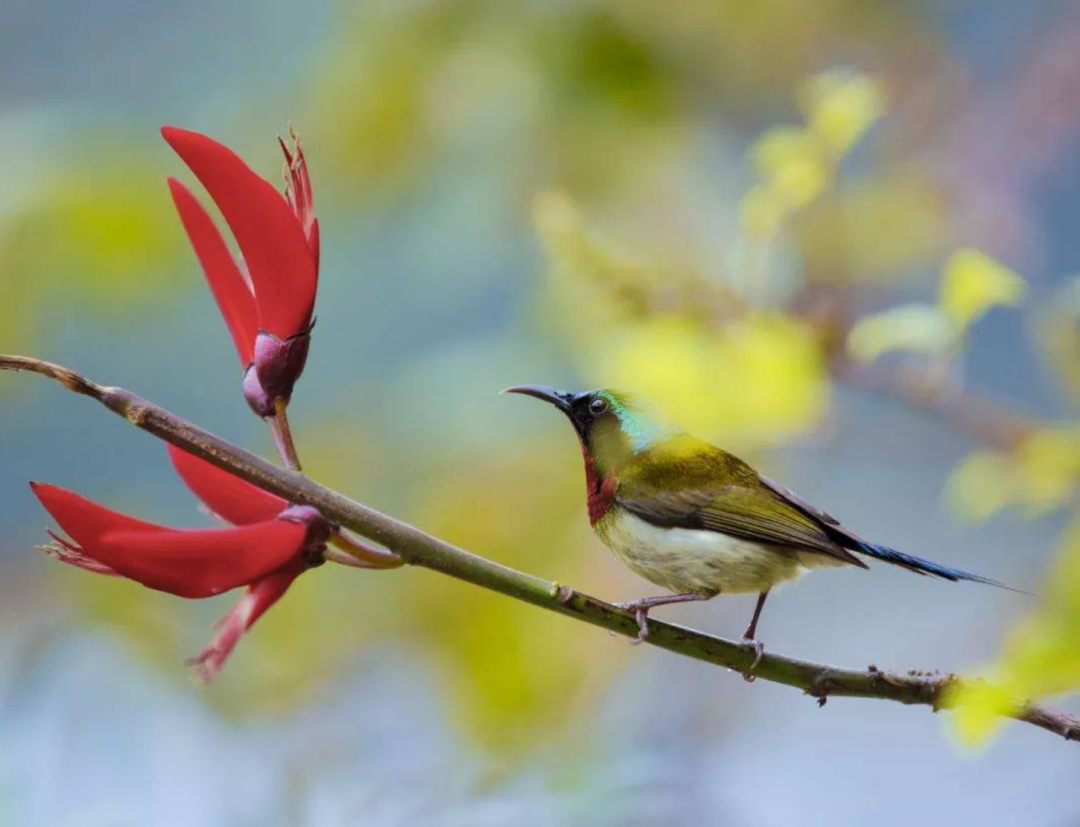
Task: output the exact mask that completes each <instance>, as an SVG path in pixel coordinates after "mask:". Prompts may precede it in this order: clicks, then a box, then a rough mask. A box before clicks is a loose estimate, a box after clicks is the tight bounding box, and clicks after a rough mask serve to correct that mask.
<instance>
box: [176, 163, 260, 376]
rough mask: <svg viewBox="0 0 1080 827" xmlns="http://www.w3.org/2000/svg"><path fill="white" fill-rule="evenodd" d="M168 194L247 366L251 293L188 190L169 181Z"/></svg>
mask: <svg viewBox="0 0 1080 827" xmlns="http://www.w3.org/2000/svg"><path fill="white" fill-rule="evenodd" d="M169 191H170V192H172V198H173V203H175V204H176V211H177V212H178V213H180V221H181V222H182V223H183V225H184V230H185V231H186V232H187V236H188V239H189V240H190V241H191V246H192V247H194V248H195V255H196V256H197V257H198V259H199V264H200V265H202V270H203V274H204V275H205V276H206V283H207V284H209V285H210V292H211V293H213V294H214V300H215V301H216V302H217V306H218V309H219V310H220V311H221V315H222V316H224V317H225V324H226V325H227V326H228V328H229V333H230V334H232V339H233V343H234V344H235V345H236V352H237V353H239V354H240V363H241V364H242V365H243V366H244V367H247V366H248V365H250V364H251V362H252V360H253V359H254V358H255V336H256V335H258V332H259V319H258V311H257V310H256V308H255V295H254V294H253V293H252V292H251V286H250V285H249V284H248V282H247V279H246V278H244V274H243V273H242V272H241V271H240V268H239V267H237V266H236V262H235V261H234V260H233V257H232V253H230V252H229V248H228V247H227V246H226V244H225V240H224V239H223V238H222V237H221V233H219V232H218V229H217V227H215V226H214V221H213V219H212V218H210V216H209V215H208V214H207V212H206V210H205V209H203V206H202V204H200V203H199V202H198V199H196V198H195V196H194V195H192V194H191V191H190V190H189V189H188V188H187V187H185V186H184V185H183V184H181V183H180V182H179V181H177V180H176V179H175V178H170V179H169Z"/></svg>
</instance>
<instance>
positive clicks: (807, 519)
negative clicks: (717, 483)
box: [615, 485, 867, 568]
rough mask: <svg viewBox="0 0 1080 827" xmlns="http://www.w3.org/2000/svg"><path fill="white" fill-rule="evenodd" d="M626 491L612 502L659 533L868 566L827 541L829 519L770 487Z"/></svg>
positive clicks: (621, 491)
mask: <svg viewBox="0 0 1080 827" xmlns="http://www.w3.org/2000/svg"><path fill="white" fill-rule="evenodd" d="M626 489H627V487H624V486H621V485H620V490H619V491H618V492H617V493H616V496H615V502H616V503H617V504H618V505H619V506H621V507H622V508H625V509H626V510H627V511H629V512H630V513H632V514H634V515H635V516H637V517H639V518H641V519H642V520H645V521H646V522H648V523H652V524H653V525H656V526H660V527H662V528H690V529H697V530H705V531H716V532H719V533H721V534H727V535H730V536H732V537H739V538H741V539H744V540H750V541H752V542H758V543H765V544H774V545H780V546H789V547H792V546H793V547H796V548H800V549H804V550H806V551H815V552H818V553H821V554H827V555H829V556H831V557H836V558H838V559H840V560H843V561H844V562H846V563H851V564H852V565H855V566H860V567H861V568H866V567H867V566H866V564H865V563H863V562H862V561H861V560H859V558H857V557H855V556H854V555H853V554H851V552H849V551H847V549H845V548H843V547H842V546H840V545H839V544H838V543H837V542H836V541H835V540H833V539H832V538H831V537H830V535H829V531H828V530H827V529H826V527H825V526H824V525H822V522H824V521H825V519H824V518H825V517H828V515H824V517H818V516H815V515H812V514H808V513H806V511H805V510H803V509H802V508H801V507H799V506H798V505H797V504H796V503H794V502H791V501H789V499H788V497H786V496H784V495H782V494H780V493H779V492H777V491H776V490H775V489H773V488H772V487H748V486H742V485H725V486H723V487H720V488H705V489H702V488H688V489H682V490H676V491H662V492H649V493H648V495H647V496H642V497H637V496H635V492H634V491H633V487H632V486H631V487H629V490H626ZM643 493H644V492H643ZM828 519H829V520H831V519H832V518H831V517H828Z"/></svg>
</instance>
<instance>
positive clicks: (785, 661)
mask: <svg viewBox="0 0 1080 827" xmlns="http://www.w3.org/2000/svg"><path fill="white" fill-rule="evenodd" d="M0 370H11V371H30V372H32V373H38V374H41V375H42V376H46V377H48V378H50V379H53V380H55V381H57V382H59V383H60V384H61V385H63V386H64V387H65V388H67V389H68V390H70V391H73V392H75V393H78V394H81V395H83V396H89V397H90V398H91V399H95V400H96V401H98V402H100V403H101V404H102V405H104V406H105V407H107V408H108V409H109V410H111V411H113V412H114V413H116V414H119V415H120V416H122V417H124V418H125V419H127V420H128V421H129V422H130V423H131V424H133V425H135V426H136V427H137V428H141V429H142V430H144V431H147V432H148V433H151V434H153V435H154V436H156V437H158V438H159V439H163V440H165V441H166V442H169V443H171V444H173V445H176V446H177V447H179V448H182V449H184V450H186V451H189V452H190V453H192V454H195V455H196V456H198V457H200V458H202V459H204V460H206V461H208V462H210V463H213V464H214V465H216V466H218V467H219V468H223V469H225V470H226V471H229V472H231V473H233V474H235V475H236V476H238V477H241V478H242V479H245V480H247V481H248V482H251V483H253V484H255V485H257V486H259V487H260V488H263V489H265V490H266V491H270V492H272V493H274V494H277V495H278V496H280V497H284V498H285V499H287V500H289V501H290V502H294V503H300V504H304V505H311V506H314V507H315V508H318V509H319V510H320V511H321V512H322V513H323V514H324V515H325V516H326V517H328V518H329V519H331V520H333V521H335V522H337V523H339V524H341V525H342V526H344V527H346V528H348V529H351V530H353V531H355V532H357V533H359V534H362V535H364V536H365V537H368V538H370V539H372V540H375V541H376V542H378V543H380V544H381V545H383V546H385V547H386V548H388V549H390V550H391V551H393V552H395V553H397V554H398V555H400V556H401V557H402V558H403V559H404V560H405V561H406V562H408V563H411V564H413V565H416V566H423V567H424V568H428V569H432V570H434V571H438V572H441V573H443V574H447V575H449V576H451V577H455V578H457V579H459V580H464V581H465V582H467V583H472V584H474V585H476V586H480V587H481V588H485V589H490V590H491V591H495V592H499V593H500V594H504V595H506V596H508V597H512V598H514V599H516V600H522V601H525V602H526V603H531V604H532V605H534V606H539V607H541V608H543V609H547V610H549V611H553V612H556V613H558V614H561V615H565V616H567V617H571V618H574V619H575V620H580V621H583V622H585V623H590V624H592V625H594V626H599V627H601V628H604V629H608V630H610V631H612V632H616V633H618V634H621V635H625V636H627V637H636V635H637V632H638V626H637V622H636V621H635V619H634V616H633V614H631V613H630V612H627V611H624V610H623V609H619V608H618V607H616V606H613V605H612V604H610V603H605V602H604V601H602V600H599V599H597V598H595V597H591V596H589V595H587V594H585V593H583V592H580V591H577V590H575V589H572V588H570V587H569V586H561V585H559V584H558V583H553V582H550V581H547V580H542V579H540V578H538V577H533V576H532V575H529V574H525V573H523V572H519V571H515V570H514V569H511V568H507V567H506V566H502V565H499V564H498V563H493V562H491V561H490V560H485V559H484V558H483V557H478V556H477V555H475V554H471V553H469V552H467V551H464V550H462V549H459V548H456V547H455V546H452V545H450V544H449V543H445V542H443V541H442V540H439V539H438V538H436V537H432V536H430V535H428V534H425V533H424V532H423V531H421V530H420V529H417V528H414V527H413V526H411V525H408V524H406V523H402V522H400V521H398V520H395V519H393V518H392V517H388V516H386V515H385V514H381V513H380V512H378V511H375V510H374V509H371V508H368V507H367V506H365V505H361V504H360V503H357V502H354V501H353V500H350V499H348V498H347V497H344V496H342V495H341V494H338V493H337V492H335V491H331V490H330V489H328V488H324V487H323V486H321V485H319V484H318V483H316V482H314V481H312V480H311V479H309V478H308V477H305V476H304V475H302V474H300V473H297V472H295V471H289V470H285V469H282V468H278V467H277V466H275V465H272V464H271V463H269V462H267V461H266V460H264V459H261V458H260V457H257V456H255V455H254V454H251V453H249V452H247V451H245V450H243V449H241V448H238V447H236V446H235V445H232V444H230V443H228V442H226V441H225V440H223V439H220V438H219V437H216V436H214V435H213V434H211V433H209V432H207V431H204V430H202V429H201V428H199V427H198V426H196V425H193V424H191V423H189V422H186V421H185V420H183V419H181V418H180V417H178V416H176V415H174V414H172V413H169V412H168V411H166V410H164V409H163V408H160V407H158V406H157V405H154V404H153V403H151V402H148V401H146V400H145V399H142V398H141V397H139V396H136V395H135V394H133V393H131V392H130V391H126V390H123V389H121V388H114V387H103V386H101V385H98V384H96V383H94V382H91V381H89V380H88V379H86V378H85V377H83V376H80V375H79V374H77V373H75V372H74V371H71V370H68V369H67V368H64V367H60V366H58V365H53V364H50V363H48V362H43V361H40V360H38V359H31V358H27V357H22V356H0ZM645 641H646V642H647V643H649V644H651V645H653V646H657V647H659V648H661V649H666V650H668V651H669V652H675V653H676V654H680V655H684V656H686V657H691V658H695V659H697V660H701V661H705V662H707V663H712V664H715V665H717V666H724V667H727V668H728V669H733V670H735V671H737V672H741V673H743V674H746V673H747V672H748V670H750V668H751V665H752V663H753V661H754V657H755V655H754V651H753V650H752V649H751V648H749V647H746V646H743V645H740V644H738V643H734V642H732V641H728V640H724V639H722V638H718V637H712V636H710V635H706V634H703V633H702V632H698V631H695V630H693V629H687V628H685V627H682V626H676V625H674V624H671V623H663V622H661V621H658V620H652V619H650V620H649V636H648V637H647V638H646V639H645ZM753 675H754V677H756V678H761V679H763V680H767V681H772V682H774V683H780V684H784V685H786V686H792V687H795V688H797V689H801V690H803V692H805V693H806V694H808V695H810V696H812V697H814V698H817V699H818V703H819V704H822V705H823V704H824V703H825V701H826V699H827V698H830V697H853V698H877V699H880V700H888V701H896V702H898V703H902V704H915V705H924V706H929V707H931V708H932V709H933V710H934V711H937V710H938V709H942V708H944V707H945V706H946V704H947V697H948V696H947V693H946V690H947V689H948V688H950V687H952V686H954V685H956V684H958V683H960V682H961V680H962V679H961V678H959V677H957V676H956V675H951V674H944V675H942V674H937V673H933V674H927V673H923V672H917V671H914V670H912V671H910V672H908V673H906V674H895V673H890V672H886V671H883V670H880V669H878V668H877V667H875V666H871V667H869V668H868V669H867V670H866V671H859V670H853V669H839V668H835V667H832V666H827V665H825V664H819V663H811V662H808V661H802V660H797V659H795V658H788V657H784V656H782V655H774V654H770V653H766V654H765V655H764V657H762V659H761V661H760V663H758V665H757V667H756V668H755V669H754V671H753ZM1011 717H1013V718H1015V719H1017V720H1019V721H1023V722H1025V723H1029V724H1033V725H1034V726H1037V727H1041V728H1042V729H1045V730H1048V731H1050V732H1053V733H1056V734H1058V735H1060V736H1062V737H1064V738H1065V739H1066V740H1073V741H1078V742H1080V718H1077V717H1075V716H1072V715H1069V714H1067V713H1065V712H1059V711H1055V710H1050V709H1047V708H1044V707H1041V706H1037V705H1035V704H1033V703H1029V702H1022V703H1020V704H1018V705H1017V711H1016V712H1015V713H1014V714H1013V715H1012V716H1011Z"/></svg>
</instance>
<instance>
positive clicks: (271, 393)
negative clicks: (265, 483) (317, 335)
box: [161, 126, 319, 418]
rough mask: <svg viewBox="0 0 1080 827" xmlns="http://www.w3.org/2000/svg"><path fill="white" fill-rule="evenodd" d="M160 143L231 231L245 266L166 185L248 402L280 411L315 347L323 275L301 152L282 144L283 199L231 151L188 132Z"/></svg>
mask: <svg viewBox="0 0 1080 827" xmlns="http://www.w3.org/2000/svg"><path fill="white" fill-rule="evenodd" d="M161 133H162V135H163V136H164V138H165V140H166V141H167V142H168V143H169V145H170V146H171V147H172V148H173V149H174V150H175V151H176V153H177V154H178V155H179V156H180V157H181V159H183V161H184V163H185V164H187V166H188V167H189V168H190V169H191V171H192V172H193V173H194V174H195V177H196V178H198V179H199V181H200V183H202V185H203V186H204V187H205V188H206V191H207V192H208V193H209V194H210V197H211V198H212V199H213V201H214V203H215V204H216V205H217V207H218V209H219V210H220V211H221V214H222V216H223V217H224V219H225V222H226V223H227V224H228V225H229V229H230V230H231V231H232V234H233V237H234V238H235V239H236V244H237V246H238V247H239V249H240V254H241V256H242V262H240V263H239V264H238V263H237V262H236V261H235V260H234V259H233V256H232V253H231V252H230V251H229V248H228V246H227V245H226V243H225V241H224V239H222V237H221V234H220V233H219V232H218V229H217V227H216V225H215V224H214V221H213V219H212V218H211V217H210V216H209V215H208V214H207V212H206V210H205V209H204V208H203V207H202V205H201V204H200V203H199V201H198V199H196V198H195V196H194V195H192V193H191V192H190V191H189V190H188V189H187V188H186V187H185V186H184V185H183V184H181V183H180V182H179V181H177V180H175V179H173V178H170V179H169V189H170V190H171V191H172V197H173V201H174V203H175V204H176V209H177V212H179V214H180V220H181V222H183V225H184V229H185V231H186V232H187V235H188V238H189V240H190V241H191V245H192V247H193V248H194V249H195V254H196V256H197V257H198V259H199V263H200V265H201V266H202V269H203V273H204V274H205V276H206V280H207V282H208V283H209V285H210V290H211V292H212V293H213V295H214V298H215V300H216V301H217V304H218V307H219V308H220V309H221V313H222V315H223V316H224V317H225V323H226V324H227V326H228V328H229V332H230V333H231V334H232V338H233V342H234V344H235V345H236V350H237V353H238V354H239V355H240V361H241V363H242V364H243V366H244V369H245V373H244V396H245V398H246V399H247V401H248V404H249V405H251V407H252V409H253V410H254V411H255V412H256V413H257V414H258V415H259V416H261V417H263V418H268V417H271V416H274V414H275V411H276V406H277V405H285V404H287V403H288V401H289V399H290V398H291V396H292V391H293V386H294V385H295V384H296V381H297V379H299V378H300V374H301V373H302V372H303V369H304V364H305V362H306V361H307V354H308V348H309V346H310V344H311V328H312V315H313V313H314V308H315V293H316V289H317V287H318V273H319V222H318V219H317V218H316V217H315V212H314V205H313V201H312V190H311V178H310V176H309V175H308V169H307V161H306V159H305V158H304V152H303V150H302V149H301V148H300V145H299V142H297V141H296V138H295V135H293V136H292V138H293V142H294V145H293V150H292V151H290V150H289V148H288V146H287V145H286V144H285V142H284V141H281V142H280V143H281V148H282V150H283V152H284V153H285V164H286V172H287V184H286V189H285V193H284V195H283V194H282V193H280V192H278V191H277V189H276V188H275V187H274V186H273V185H272V184H271V183H270V182H269V181H266V180H264V179H263V178H261V177H259V176H258V175H257V174H256V173H255V172H253V171H252V170H251V168H250V167H248V165H247V164H245V163H244V162H243V160H241V159H240V157H239V156H238V155H237V154H236V153H234V152H233V151H232V150H231V149H229V148H228V147H226V146H224V145H223V144H220V143H218V142H217V141H215V140H213V139H211V138H208V137H207V136H205V135H201V134H199V133H198V132H190V131H187V130H184V129H177V128H175V127H171V126H166V127H163V128H162V130H161Z"/></svg>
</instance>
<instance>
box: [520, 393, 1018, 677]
mask: <svg viewBox="0 0 1080 827" xmlns="http://www.w3.org/2000/svg"><path fill="white" fill-rule="evenodd" d="M503 393H515V394H524V395H526V396H531V397H534V398H536V399H540V400H542V401H544V402H548V403H550V404H551V405H553V406H555V407H556V408H557V409H558V410H560V411H561V412H562V413H563V414H565V415H566V417H567V418H568V419H569V420H570V423H571V424H572V425H573V427H574V431H575V432H576V434H577V437H578V441H579V442H580V445H581V453H582V456H583V458H584V461H585V483H586V506H587V508H588V514H589V522H590V524H591V525H592V527H593V530H594V531H595V532H596V534H597V536H598V537H599V538H600V540H601V541H602V542H603V543H604V544H605V545H606V546H607V547H608V548H610V549H611V551H612V552H614V554H615V556H616V557H617V558H618V559H619V560H620V561H622V562H623V563H624V564H625V565H626V566H627V567H629V568H630V569H631V570H632V571H633V572H634V573H636V574H638V575H639V576H641V577H643V578H644V579H646V580H648V581H649V582H650V583H652V584H654V585H656V586H659V587H661V588H663V589H665V590H667V592H669V593H668V594H662V595H657V596H654V597H645V598H642V599H639V600H633V601H629V602H624V603H619V604H616V605H618V606H619V607H620V608H622V609H626V610H629V611H632V612H633V613H634V617H635V620H636V621H637V624H638V634H637V638H636V640H635V641H634V642H635V643H640V642H641V641H643V640H645V638H646V637H647V636H648V634H649V626H648V616H649V611H650V610H652V609H655V608H656V607H658V606H663V605H667V604H671V603H687V602H691V601H702V600H710V599H712V598H713V597H715V596H717V595H719V594H746V593H750V594H755V593H756V594H757V596H758V597H757V603H756V605H755V606H754V613H753V616H752V617H751V619H750V623H749V625H748V626H747V627H746V630H745V631H744V632H743V635H742V641H743V644H744V645H746V646H749V647H751V648H752V649H753V651H754V652H755V658H754V661H753V665H752V666H751V667H750V669H751V671H752V670H753V668H754V667H756V666H757V664H758V663H759V662H760V660H761V658H762V655H763V653H764V646H763V644H762V643H761V642H760V641H759V640H758V638H757V626H758V621H759V620H760V619H761V611H762V609H763V608H764V606H765V600H766V599H767V598H768V596H769V593H770V591H771V590H772V589H773V588H775V587H776V586H778V585H780V584H782V583H785V582H788V581H792V580H795V579H796V578H798V577H800V576H801V575H802V574H804V573H806V572H807V571H813V570H815V569H828V568H840V567H848V566H855V567H857V568H863V569H866V568H869V566H867V564H866V562H865V561H864V559H863V558H870V559H874V560H881V561H883V562H886V563H890V564H892V565H894V566H899V567H900V568H904V569H907V570H908V571H911V572H915V573H916V574H921V575H926V576H929V577H934V578H939V579H942V580H950V581H953V582H956V581H961V580H966V581H970V582H974V583H984V584H986V585H990V586H998V587H1000V588H1005V589H1010V590H1011V591H1018V590H1016V589H1011V587H1009V586H1006V585H1005V584H1003V583H1000V582H998V581H997V580H991V579H990V578H988V577H983V576H981V575H978V574H971V573H970V572H966V571H961V570H960V569H954V568H950V567H948V566H944V565H941V564H940V563H935V562H933V561H931V560H924V559H922V558H920V557H914V556H912V555H909V554H904V553H903V552H900V551H897V550H895V549H892V548H889V547H888V546H883V545H878V544H877V543H871V542H869V541H867V540H864V539H863V538H861V537H860V536H859V535H857V534H856V533H855V532H853V531H852V530H851V529H849V528H847V527H846V526H844V525H843V524H842V523H841V522H840V521H839V520H837V519H836V518H835V517H833V516H832V515H830V514H828V513H827V512H825V511H822V510H821V509H820V508H817V507H816V506H814V505H811V504H810V503H809V502H808V501H806V500H804V499H803V498H802V497H800V496H799V495H798V494H796V493H795V492H794V491H792V490H790V489H788V488H785V487H784V486H783V485H780V484H779V483H777V482H774V481H773V480H771V479H769V478H768V477H766V476H763V475H761V474H759V473H758V472H757V471H755V470H754V469H753V468H751V467H750V466H749V465H748V464H747V463H745V462H743V460H741V459H739V458H738V457H736V456H734V455H733V454H730V453H728V452H727V451H724V450H722V449H720V448H717V447H716V446H714V445H711V444H710V443H708V442H705V441H703V440H701V439H697V438H696V437H694V436H691V435H690V434H687V433H683V432H680V431H677V430H674V429H671V428H669V427H665V426H664V425H662V424H660V423H659V422H658V421H656V420H654V419H652V418H650V417H649V416H647V415H646V414H645V413H644V412H642V410H640V409H639V408H638V407H637V406H636V405H635V404H634V403H633V401H632V400H631V398H630V397H628V396H627V395H626V394H623V393H619V392H617V391H614V390H610V389H601V390H591V391H582V392H579V393H571V392H567V391H561V390H556V389H555V388H551V387H547V386H544V385H515V386H513V387H510V388H507V389H506V390H505V391H503Z"/></svg>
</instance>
